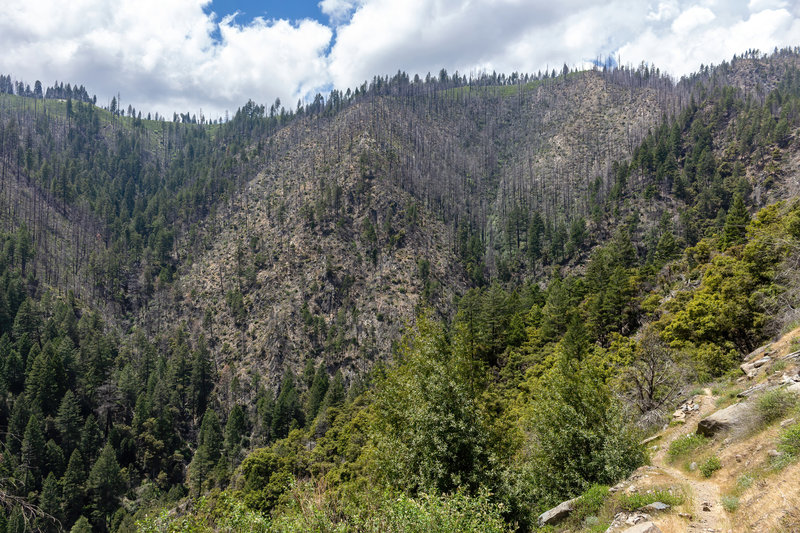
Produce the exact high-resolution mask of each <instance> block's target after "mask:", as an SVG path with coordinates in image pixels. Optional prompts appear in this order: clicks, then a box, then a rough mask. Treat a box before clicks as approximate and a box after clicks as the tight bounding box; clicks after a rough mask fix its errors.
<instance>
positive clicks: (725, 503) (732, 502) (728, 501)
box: [722, 495, 739, 513]
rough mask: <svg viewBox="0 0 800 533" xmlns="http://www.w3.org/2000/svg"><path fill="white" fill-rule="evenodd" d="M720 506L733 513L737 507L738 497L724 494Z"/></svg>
mask: <svg viewBox="0 0 800 533" xmlns="http://www.w3.org/2000/svg"><path fill="white" fill-rule="evenodd" d="M722 508H723V509H725V510H726V511H727V512H729V513H735V512H736V510H737V509H739V498H737V497H736V496H731V495H725V496H723V497H722Z"/></svg>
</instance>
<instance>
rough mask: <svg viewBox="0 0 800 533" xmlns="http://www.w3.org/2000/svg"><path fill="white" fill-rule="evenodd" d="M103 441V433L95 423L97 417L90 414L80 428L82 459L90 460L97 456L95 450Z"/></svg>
mask: <svg viewBox="0 0 800 533" xmlns="http://www.w3.org/2000/svg"><path fill="white" fill-rule="evenodd" d="M102 443H103V434H102V433H101V432H100V426H98V425H97V419H96V418H95V417H94V415H92V414H90V415H89V416H88V417H86V423H85V424H84V425H83V429H82V430H81V443H80V449H81V455H82V456H83V458H84V460H85V461H87V462H91V461H93V460H94V458H95V457H97V450H98V449H99V448H100V446H101V445H102Z"/></svg>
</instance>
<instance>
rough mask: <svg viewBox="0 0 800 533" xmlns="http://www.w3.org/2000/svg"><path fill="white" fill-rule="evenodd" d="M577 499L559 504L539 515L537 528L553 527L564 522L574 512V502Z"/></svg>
mask: <svg viewBox="0 0 800 533" xmlns="http://www.w3.org/2000/svg"><path fill="white" fill-rule="evenodd" d="M576 501H578V498H574V499H572V500H567V501H565V502H561V503H559V504H558V505H556V506H555V507H553V508H552V509H550V510H549V511H545V512H543V513H542V514H540V515H539V527H544V526H548V525H555V524H558V523H559V522H561V521H562V520H564V519H565V518H566V517H568V516H569V515H570V513H572V511H574V510H575V502H576Z"/></svg>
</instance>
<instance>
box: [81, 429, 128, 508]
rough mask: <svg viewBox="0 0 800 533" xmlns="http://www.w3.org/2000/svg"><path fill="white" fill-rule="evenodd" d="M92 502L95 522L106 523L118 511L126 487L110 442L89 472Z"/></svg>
mask: <svg viewBox="0 0 800 533" xmlns="http://www.w3.org/2000/svg"><path fill="white" fill-rule="evenodd" d="M86 487H87V489H88V491H89V495H90V499H91V502H92V509H93V511H92V515H93V516H92V518H93V521H94V522H95V523H99V524H106V523H107V522H108V520H109V519H110V518H111V515H112V514H113V513H114V511H116V509H117V505H118V501H119V498H120V497H121V496H122V493H123V491H124V489H125V479H124V478H123V477H122V473H121V472H120V467H119V463H118V462H117V458H116V455H115V452H114V448H113V447H112V446H111V444H110V443H106V445H105V446H104V447H103V450H102V451H101V452H100V455H99V456H98V458H97V461H95V463H94V465H93V466H92V469H91V471H90V472H89V477H88V479H87V481H86Z"/></svg>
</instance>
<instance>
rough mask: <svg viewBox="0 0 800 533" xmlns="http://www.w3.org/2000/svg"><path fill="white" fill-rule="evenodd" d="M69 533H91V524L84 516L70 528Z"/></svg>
mask: <svg viewBox="0 0 800 533" xmlns="http://www.w3.org/2000/svg"><path fill="white" fill-rule="evenodd" d="M69 533H92V524H91V523H90V522H89V520H88V519H87V518H86V517H85V516H82V517H80V518H79V519H78V521H77V522H75V525H74V526H72V529H70V530H69Z"/></svg>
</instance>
